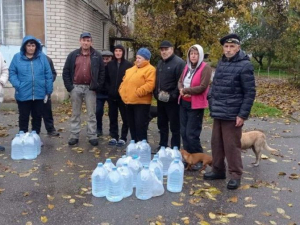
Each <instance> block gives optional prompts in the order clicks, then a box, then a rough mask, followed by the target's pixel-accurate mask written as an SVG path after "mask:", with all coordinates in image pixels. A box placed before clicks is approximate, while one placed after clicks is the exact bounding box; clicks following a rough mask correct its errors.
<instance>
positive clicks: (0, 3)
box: [0, 0, 24, 45]
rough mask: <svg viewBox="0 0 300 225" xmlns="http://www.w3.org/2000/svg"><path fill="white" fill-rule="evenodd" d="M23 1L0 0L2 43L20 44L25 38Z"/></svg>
mask: <svg viewBox="0 0 300 225" xmlns="http://www.w3.org/2000/svg"><path fill="white" fill-rule="evenodd" d="M23 1H24V0H0V8H1V10H0V14H1V17H0V18H1V23H0V24H1V25H0V26H1V37H0V43H1V44H5V45H20V43H21V42H22V38H23V30H24V28H23V10H22V9H23V7H22V5H23Z"/></svg>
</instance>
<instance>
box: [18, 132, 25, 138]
mask: <svg viewBox="0 0 300 225" xmlns="http://www.w3.org/2000/svg"><path fill="white" fill-rule="evenodd" d="M19 134H20V137H21V138H23V137H24V136H25V133H24V131H22V130H20V131H19Z"/></svg>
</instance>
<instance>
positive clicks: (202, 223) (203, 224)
mask: <svg viewBox="0 0 300 225" xmlns="http://www.w3.org/2000/svg"><path fill="white" fill-rule="evenodd" d="M200 225H210V223H209V222H206V221H204V220H202V221H200Z"/></svg>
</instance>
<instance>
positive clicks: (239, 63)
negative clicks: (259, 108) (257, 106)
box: [208, 50, 256, 120]
mask: <svg viewBox="0 0 300 225" xmlns="http://www.w3.org/2000/svg"><path fill="white" fill-rule="evenodd" d="M253 71H254V69H253V65H252V63H251V62H250V59H249V57H248V56H247V55H246V54H245V53H244V52H243V51H242V50H240V51H239V52H237V53H236V55H235V56H233V57H232V58H230V59H229V60H228V59H227V58H226V57H225V56H223V57H222V59H221V60H220V61H219V63H218V65H217V68H216V72H215V75H214V79H213V82H212V85H211V88H210V91H209V94H208V101H209V109H210V115H211V117H212V118H214V119H222V120H236V117H237V116H239V117H240V118H242V119H247V118H248V117H249V114H250V111H251V107H252V105H253V101H254V98H255V94H256V91H255V79H254V74H253Z"/></svg>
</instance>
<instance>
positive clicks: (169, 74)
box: [154, 54, 185, 102]
mask: <svg viewBox="0 0 300 225" xmlns="http://www.w3.org/2000/svg"><path fill="white" fill-rule="evenodd" d="M184 66H185V62H184V61H183V60H182V59H181V58H179V57H178V56H176V55H175V54H173V55H171V56H170V57H169V58H167V59H166V60H160V61H159V62H158V64H157V67H156V84H155V90H154V97H155V98H156V99H158V93H159V92H160V91H165V92H168V93H169V94H170V99H169V102H176V101H177V100H178V96H179V90H178V88H177V85H178V80H179V78H180V76H181V73H182V71H183V68H184ZM158 101H159V100H158Z"/></svg>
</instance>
